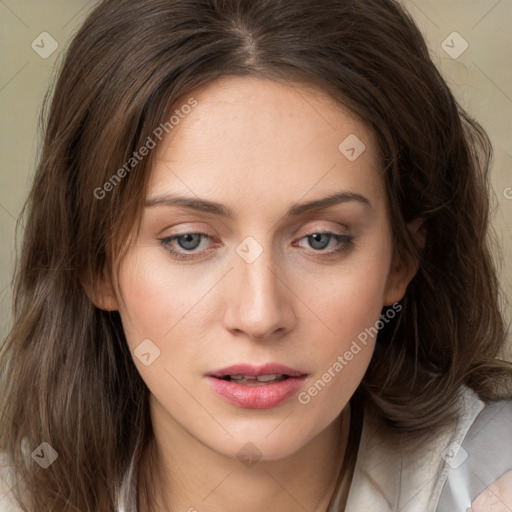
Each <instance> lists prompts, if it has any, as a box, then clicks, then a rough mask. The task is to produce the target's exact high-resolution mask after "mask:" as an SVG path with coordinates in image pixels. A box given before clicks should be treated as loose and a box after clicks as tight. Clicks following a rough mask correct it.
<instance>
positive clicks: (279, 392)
mask: <svg viewBox="0 0 512 512" xmlns="http://www.w3.org/2000/svg"><path fill="white" fill-rule="evenodd" d="M207 378H208V382H209V383H210V386H211V387H212V389H213V390H214V391H215V392H216V393H218V394H219V395H220V396H221V397H222V398H224V400H226V401H228V402H229V403H230V404H233V405H236V406H237V407H243V408H245V409H270V408H272V407H276V406H278V405H279V404H281V403H282V402H284V401H285V400H286V399H288V398H290V397H291V396H292V395H294V394H295V393H296V392H297V391H298V390H299V389H300V387H301V386H302V383H303V382H304V379H305V378H306V376H305V375H302V376H301V377H288V378H287V379H285V380H282V381H280V382H275V383H274V384H258V385H254V386H249V385H244V384H237V383H235V382H232V381H229V380H224V379H217V378H215V377H211V376H208V377H207Z"/></svg>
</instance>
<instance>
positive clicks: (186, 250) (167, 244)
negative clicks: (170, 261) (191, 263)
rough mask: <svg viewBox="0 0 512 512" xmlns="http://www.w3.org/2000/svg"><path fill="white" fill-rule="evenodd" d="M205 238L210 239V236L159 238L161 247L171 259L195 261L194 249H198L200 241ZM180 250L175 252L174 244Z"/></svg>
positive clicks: (188, 234)
mask: <svg viewBox="0 0 512 512" xmlns="http://www.w3.org/2000/svg"><path fill="white" fill-rule="evenodd" d="M205 238H211V237H210V235H207V234H206V233H184V234H181V235H172V236H168V237H165V238H159V240H160V243H161V244H162V247H164V249H165V250H166V251H168V252H169V253H171V255H172V256H173V257H176V258H177V259H179V260H191V259H197V256H195V254H196V253H195V252H191V251H195V249H197V248H198V246H199V245H200V243H201V241H202V240H203V239H205ZM175 242H177V244H178V245H179V247H180V248H181V251H180V250H176V248H175V247H176V244H175Z"/></svg>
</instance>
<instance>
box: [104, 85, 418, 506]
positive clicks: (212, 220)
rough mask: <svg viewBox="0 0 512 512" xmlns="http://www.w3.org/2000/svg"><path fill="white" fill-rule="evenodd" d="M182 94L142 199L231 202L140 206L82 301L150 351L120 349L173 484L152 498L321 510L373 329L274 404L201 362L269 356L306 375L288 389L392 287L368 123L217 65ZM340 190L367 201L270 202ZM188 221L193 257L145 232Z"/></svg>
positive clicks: (167, 481) (345, 342) (347, 339)
mask: <svg viewBox="0 0 512 512" xmlns="http://www.w3.org/2000/svg"><path fill="white" fill-rule="evenodd" d="M193 96H194V98H195V99H196V100H197V102H198V105H197V106H196V107H195V108H194V109H193V110H192V111H191V113H190V114H188V115H187V116H186V117H185V118H184V119H182V120H181V121H180V124H179V125H178V126H177V127H176V128H175V129H174V130H173V131H172V132H171V133H170V134H169V135H168V136H167V138H166V139H164V140H163V141H162V143H161V144H160V145H159V146H158V148H157V149H155V151H158V153H157V162H156V165H155V168H154V170H153V174H152V176H151V182H150V187H149V192H148V196H147V197H148V199H149V198H154V197H156V196H161V195H165V194H171V193H172V194H178V195H183V196H186V197H190V198H202V199H207V200H211V201H216V202H218V203H222V204H223V205H225V206H226V207H229V208H230V209H231V210H232V211H233V217H232V218H227V217H226V218H223V217H220V216H218V215H215V214H212V213H205V212H197V211H193V210H187V209H184V208H180V207H177V206H176V205H165V204H158V205H154V206H149V207H147V208H145V211H144V214H143V222H142V228H141V231H140V234H139V237H138V239H137V242H136V244H135V245H134V247H133V248H132V249H131V250H130V251H129V253H128V255H127V256H126V258H125V259H124V260H123V261H122V264H121V266H120V269H119V274H118V276H117V277H118V291H117V293H115V292H114V291H113V290H112V289H108V288H107V287H106V286H105V287H104V288H103V289H102V292H101V296H100V297H98V299H97V302H98V305H99V306H100V307H102V308H103V309H109V310H114V309H115V310H118V311H119V312H120V315H121V318H122V321H123V326H124V329H125V334H126V338H127V341H128V344H129V346H130V349H131V351H132V353H133V351H134V350H135V349H136V348H137V347H138V346H139V345H140V344H141V342H142V341H143V340H145V339H149V340H151V342H152V343H153V344H154V345H155V346H157V347H158V349H159V350H160V355H159V356H158V357H157V358H156V359H155V360H154V361H153V362H152V363H151V364H150V365H149V366H145V365H144V364H142V362H141V361H140V360H139V359H138V358H137V357H135V356H134V363H135V364H136V366H137V368H138V370H139V372H140V374H141V376H142V378H143V379H144V381H145V382H146V384H147V386H148V387H149V389H150V391H151V419H152V422H153V426H154V432H155V438H156V445H157V448H158V458H159V461H160V463H161V464H162V467H163V468H164V469H163V471H162V475H161V482H162V486H163V488H165V489H167V490H168V492H170V493H171V494H172V501H171V502H170V503H168V508H166V510H171V511H175V510H176V511H178V510H183V511H184V510H190V509H192V510H193V509H194V508H195V509H197V510H198V511H199V512H201V511H202V510H208V511H221V510H222V511H223V512H225V511H226V510H232V511H235V510H245V511H246V512H260V511H261V510H268V511H282V510H288V511H294V510H297V511H298V510H304V509H306V510H318V511H320V510H325V508H326V506H327V504H328V502H329V497H330V494H331V493H332V491H333V489H334V488H333V484H334V478H335V472H336V471H337V469H338V468H339V465H338V464H339V460H341V457H340V456H339V453H340V450H341V453H342V452H343V450H344V446H340V447H338V448H337V444H336V443H337V439H338V436H339V434H338V432H339V429H340V428H341V424H342V420H346V419H347V418H348V416H347V415H346V414H340V413H342V411H344V413H347V412H348V408H347V407H346V405H347V403H348V400H349V399H350V397H351V396H352V394H353V393H354V391H355V389H356V388H357V386H358V385H359V383H360V381H361V379H362V378H363V376H364V373H365V371H366V369H367V366H368V364H369V361H370V359H371V356H372V352H373V348H374V342H375V340H374V339H372V338H369V340H368V343H367V345H366V346H363V345H362V346H361V347H362V349H361V351H359V352H358V353H357V355H354V357H353V359H352V360H351V361H349V363H348V364H347V365H346V366H344V368H343V370H342V371H340V372H338V373H336V376H335V377H334V378H332V379H331V380H330V382H329V383H328V384H327V385H326V386H325V387H324V388H323V389H322V390H321V391H320V392H318V394H317V395H316V396H314V397H312V398H311V400H310V402H309V403H308V404H301V403H300V402H299V401H298V399H297V394H295V395H294V396H292V397H291V398H289V399H288V400H286V401H285V402H284V403H282V404H280V405H279V406H277V407H274V408H271V409H259V410H255V409H242V408H240V407H236V406H234V405H231V404H229V403H227V402H226V401H225V400H223V399H222V398H221V397H219V396H218V395H217V394H216V393H215V392H213V391H212V390H211V389H210V387H209V385H208V383H207V381H206V379H205V377H204V374H205V373H207V372H209V371H211V370H214V369H217V368H221V367H225V366H228V365H232V364H235V363H250V364H253V365H260V364H264V363H267V362H279V363H283V364H286V365H288V366H290V367H292V368H295V369H298V370H300V371H302V372H304V373H307V374H308V377H307V379H306V381H305V382H304V384H303V387H302V388H301V390H300V391H304V390H307V389H308V388H309V387H310V386H311V385H312V384H313V383H314V382H315V381H317V380H318V379H319V378H321V377H322V375H323V374H324V373H325V372H326V371H327V370H328V368H330V367H332V366H333V364H334V363H335V362H336V360H337V358H338V356H340V355H343V354H344V353H345V352H346V351H347V350H349V348H350V346H351V344H352V342H353V341H354V340H355V339H356V337H357V335H358V334H359V333H361V332H362V331H364V329H365V328H368V327H371V326H373V325H374V324H375V323H376V321H377V320H378V319H379V314H380V313H381V309H382V307H383V305H391V304H394V303H395V302H397V301H399V300H400V299H401V298H402V297H403V295H404V293H405V289H406V287H407V284H408V283H409V281H410V279H411V278H412V275H413V271H410V270H409V271H406V269H405V268H402V267H398V266H397V265H395V264H394V263H393V258H392V243H391V228H390V225H389V217H388V210H387V199H386V195H385V188H384V181H383V176H382V173H381V170H380V162H379V161H378V158H377V154H378V152H377V142H376V138H375V136H374V134H373V132H372V131H371V129H370V128H369V127H368V126H367V125H366V124H364V123H363V122H362V121H360V120H358V119H357V118H356V117H354V116H353V115H352V114H350V113H349V111H348V110H345V109H342V108H341V107H339V106H338V105H337V104H335V103H334V102H333V100H332V99H330V98H329V97H328V96H326V95H325V94H324V93H323V92H322V91H320V90H316V89H313V88H310V87H307V88H306V87H305V86H304V85H297V84H294V85H283V84H279V83H276V82H273V81H269V80H263V79H256V78H247V77H244V78H241V77H228V78H223V79H221V80H218V81H217V82H215V83H213V84H210V85H208V86H205V87H203V88H201V89H198V90H196V91H194V94H193ZM350 134H355V135H356V136H357V137H358V138H359V139H360V140H361V141H363V143H364V144H365V146H366V149H365V150H364V151H363V152H362V154H361V155H360V156H359V157H358V158H357V159H356V160H354V161H350V160H349V159H347V158H346V156H345V155H344V154H342V152H341V151H340V150H339V149H338V146H339V144H340V143H341V142H342V141H343V140H344V139H346V137H347V136H349V135H350ZM341 191H345V192H352V193H356V194H360V195H361V196H364V197H365V198H367V199H368V201H369V202H370V203H371V206H368V205H365V204H363V203H361V202H359V201H355V200H351V201H347V202H345V203H342V204H337V205H335V206H331V207H330V208H328V209H326V210H324V211H317V212H309V213H305V214H302V215H300V216H295V217H290V218H287V217H285V214H286V212H287V211H288V209H289V208H290V207H291V206H292V205H293V204H295V203H303V202H308V201H312V200H314V199H320V198H324V197H326V196H328V195H331V194H333V193H335V192H341ZM320 230H327V231H329V232H332V233H334V234H337V235H348V236H349V237H352V238H353V240H352V242H353V243H352V244H346V243H345V242H344V241H342V242H341V243H339V242H337V241H336V239H335V238H334V237H331V238H329V237H323V238H322V239H320V240H317V241H316V242H315V240H314V239H311V237H310V235H312V234H314V233H317V232H318V231H320ZM195 232H203V233H206V234H207V235H209V237H210V238H203V239H202V240H201V241H200V242H199V241H196V242H195V246H197V248H194V249H192V250H190V251H189V254H194V255H195V258H196V259H191V260H188V261H180V260H178V259H176V258H175V257H174V256H173V255H172V254H170V253H169V251H168V247H169V246H170V247H172V248H174V249H175V250H176V251H180V252H182V253H184V254H187V250H186V248H183V246H184V247H190V246H192V245H193V242H194V241H189V242H188V243H189V246H187V245H186V241H185V240H183V239H181V240H175V241H174V242H172V243H169V244H167V246H165V245H163V244H162V242H161V241H160V240H159V239H161V238H164V237H169V236H171V235H177V234H180V235H183V234H186V233H195ZM246 237H252V238H253V239H254V240H255V241H256V242H257V244H259V247H260V248H261V250H262V252H261V254H260V255H259V256H258V257H257V258H256V259H255V260H254V261H253V262H251V263H248V262H247V261H246V260H244V259H243V258H242V257H241V256H240V255H239V254H238V253H237V248H238V247H239V246H240V245H241V244H242V242H243V241H244V240H245V239H246ZM179 242H181V244H183V245H182V246H180V245H179ZM195 246H194V247H195ZM242 246H243V244H242ZM252 247H253V246H252ZM256 247H257V246H256ZM338 247H342V248H343V247H345V250H344V251H342V252H339V253H335V252H334V250H335V249H336V248H338ZM250 251H254V248H251V249H250ZM328 253H331V257H327V256H326V254H328ZM253 254H254V253H253ZM322 255H324V256H322ZM345 430H346V429H345ZM345 440H346V432H345V431H344V433H343V436H342V445H343V444H344V442H345ZM247 443H252V444H251V445H249V446H250V448H249V449H250V450H253V451H254V453H255V454H257V455H255V457H257V458H258V457H261V458H260V459H259V460H258V462H257V463H256V464H254V465H252V466H251V467H249V466H247V465H245V464H244V463H243V462H242V461H241V460H239V458H238V457H237V453H238V452H239V450H240V449H241V448H242V447H244V446H245V445H246V444H247ZM254 447H256V449H257V450H256V449H255V448H254ZM336 449H338V451H337V452H336ZM335 453H336V455H334V454H335Z"/></svg>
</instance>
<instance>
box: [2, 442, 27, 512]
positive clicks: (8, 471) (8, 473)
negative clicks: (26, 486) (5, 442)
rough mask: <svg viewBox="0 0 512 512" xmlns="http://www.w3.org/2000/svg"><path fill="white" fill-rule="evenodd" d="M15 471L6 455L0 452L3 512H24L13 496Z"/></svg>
mask: <svg viewBox="0 0 512 512" xmlns="http://www.w3.org/2000/svg"><path fill="white" fill-rule="evenodd" d="M13 485H14V471H13V466H12V465H11V463H10V459H9V457H8V456H7V454H6V453H4V452H0V510H1V511H2V512H23V511H22V509H21V508H20V506H19V504H18V502H17V501H16V500H15V499H14V496H13V494H12V487H13Z"/></svg>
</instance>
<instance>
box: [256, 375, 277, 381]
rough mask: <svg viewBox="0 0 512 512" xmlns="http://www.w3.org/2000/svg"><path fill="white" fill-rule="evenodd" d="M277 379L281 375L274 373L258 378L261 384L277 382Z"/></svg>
mask: <svg viewBox="0 0 512 512" xmlns="http://www.w3.org/2000/svg"><path fill="white" fill-rule="evenodd" d="M277 377H280V375H279V374H277V373H273V374H272V375H260V376H259V377H257V379H258V380H259V381H260V382H268V381H269V380H275V379H276V378H277Z"/></svg>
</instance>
